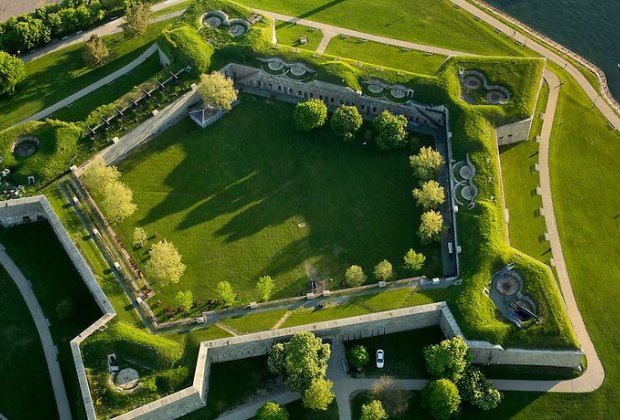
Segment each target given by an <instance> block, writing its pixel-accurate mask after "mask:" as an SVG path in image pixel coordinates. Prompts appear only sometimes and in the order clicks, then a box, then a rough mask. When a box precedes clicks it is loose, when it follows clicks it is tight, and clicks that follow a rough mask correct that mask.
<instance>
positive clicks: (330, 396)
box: [303, 378, 336, 411]
mask: <svg viewBox="0 0 620 420" xmlns="http://www.w3.org/2000/svg"><path fill="white" fill-rule="evenodd" d="M332 386H334V383H333V382H332V381H330V380H329V379H325V378H315V379H313V380H312V382H311V383H310V386H309V387H308V389H306V390H305V391H304V397H303V404H304V407H306V408H310V409H312V410H318V411H325V410H327V409H328V408H329V405H330V404H331V403H332V401H334V398H335V397H336V395H335V394H334V393H333V392H332Z"/></svg>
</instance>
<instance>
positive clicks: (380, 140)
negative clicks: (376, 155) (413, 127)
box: [373, 110, 407, 150]
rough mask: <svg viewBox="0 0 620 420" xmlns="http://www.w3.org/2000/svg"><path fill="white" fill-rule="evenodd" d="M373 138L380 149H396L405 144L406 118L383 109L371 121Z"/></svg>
mask: <svg viewBox="0 0 620 420" xmlns="http://www.w3.org/2000/svg"><path fill="white" fill-rule="evenodd" d="M373 125H374V127H375V140H376V141H377V147H378V148H379V149H380V150H389V149H396V148H399V147H404V146H405V145H406V144H407V141H406V140H407V118H406V117H405V116H404V115H394V114H392V113H391V112H390V111H387V110H385V111H383V112H382V113H381V114H379V115H378V116H377V118H375V120H374V121H373Z"/></svg>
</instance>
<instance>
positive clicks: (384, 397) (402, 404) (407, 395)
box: [350, 388, 432, 420]
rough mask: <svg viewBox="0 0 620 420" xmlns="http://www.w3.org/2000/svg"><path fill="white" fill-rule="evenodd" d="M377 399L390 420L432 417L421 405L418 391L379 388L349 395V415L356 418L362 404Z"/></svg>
mask: <svg viewBox="0 0 620 420" xmlns="http://www.w3.org/2000/svg"><path fill="white" fill-rule="evenodd" d="M372 400H379V401H381V404H382V405H383V408H384V409H385V411H386V412H387V414H388V416H389V418H390V419H391V420H408V419H432V417H430V416H429V415H428V413H427V412H426V411H425V410H424V409H423V408H422V407H421V405H422V401H421V398H420V393H419V392H416V391H383V390H381V388H377V389H375V390H370V391H360V392H357V393H354V394H352V395H351V399H350V401H351V415H352V418H353V419H355V420H358V419H359V418H360V417H361V414H362V405H364V404H367V403H369V402H371V401H372Z"/></svg>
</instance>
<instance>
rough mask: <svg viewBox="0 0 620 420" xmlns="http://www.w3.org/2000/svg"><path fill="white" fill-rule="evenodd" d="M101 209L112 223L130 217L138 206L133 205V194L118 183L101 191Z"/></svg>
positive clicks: (111, 184) (126, 187) (109, 185)
mask: <svg viewBox="0 0 620 420" xmlns="http://www.w3.org/2000/svg"><path fill="white" fill-rule="evenodd" d="M101 195H102V196H103V200H101V207H102V209H103V211H104V213H105V214H106V215H107V217H108V219H109V220H110V222H112V223H117V222H120V221H121V220H124V219H126V218H127V217H129V216H131V215H132V214H133V213H134V212H135V211H136V209H137V208H138V206H136V205H135V203H133V201H132V200H133V192H132V191H131V189H130V188H129V187H128V186H127V185H125V184H123V183H122V182H120V181H115V182H111V183H109V184H108V185H106V186H104V187H103V190H102V191H101Z"/></svg>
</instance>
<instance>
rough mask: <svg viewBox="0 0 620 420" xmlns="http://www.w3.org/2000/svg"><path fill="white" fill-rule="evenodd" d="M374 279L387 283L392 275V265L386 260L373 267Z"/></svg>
mask: <svg viewBox="0 0 620 420" xmlns="http://www.w3.org/2000/svg"><path fill="white" fill-rule="evenodd" d="M374 274H375V278H376V279H377V280H379V281H388V280H389V279H391V278H392V275H393V274H394V273H393V272H392V264H391V263H390V262H389V261H388V260H383V261H381V262H380V263H379V264H377V265H375V270H374Z"/></svg>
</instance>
